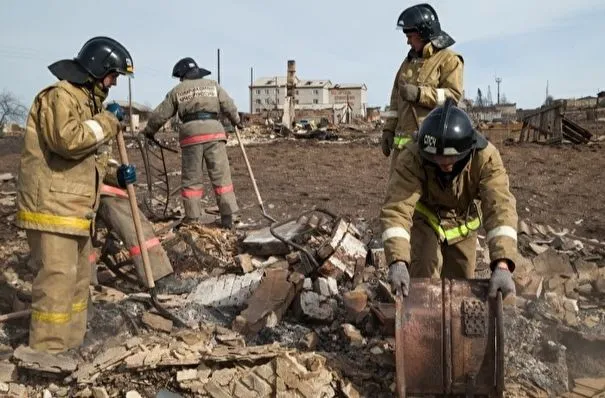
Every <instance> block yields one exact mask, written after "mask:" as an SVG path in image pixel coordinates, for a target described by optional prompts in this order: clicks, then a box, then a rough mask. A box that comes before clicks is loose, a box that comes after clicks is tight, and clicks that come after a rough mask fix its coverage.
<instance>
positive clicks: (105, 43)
mask: <svg viewBox="0 0 605 398" xmlns="http://www.w3.org/2000/svg"><path fill="white" fill-rule="evenodd" d="M48 69H50V71H51V73H52V74H53V75H55V76H56V77H57V78H58V79H61V80H68V81H70V82H72V83H79V84H83V83H86V82H87V81H88V80H90V78H91V77H92V78H93V79H94V80H100V79H103V78H104V77H105V76H107V74H108V73H112V72H117V73H119V74H122V75H129V76H134V65H133V63H132V57H131V56H130V53H129V52H128V50H127V49H126V47H124V46H123V45H122V44H120V43H118V42H117V41H115V40H114V39H111V38H109V37H104V36H98V37H93V38H92V39H90V40H88V41H87V42H86V43H84V45H83V46H82V49H81V50H80V52H79V53H78V55H77V56H76V57H75V58H74V59H73V60H69V59H66V60H61V61H58V62H55V63H54V64H52V65H50V66H49V67H48Z"/></svg>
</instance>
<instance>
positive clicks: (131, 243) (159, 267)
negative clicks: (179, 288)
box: [97, 196, 173, 287]
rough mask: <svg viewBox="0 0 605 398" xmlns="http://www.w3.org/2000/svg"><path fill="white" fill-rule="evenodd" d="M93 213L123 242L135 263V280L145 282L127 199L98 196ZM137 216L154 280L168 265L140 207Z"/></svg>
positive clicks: (166, 257)
mask: <svg viewBox="0 0 605 398" xmlns="http://www.w3.org/2000/svg"><path fill="white" fill-rule="evenodd" d="M97 215H98V217H99V218H100V219H101V220H102V221H103V223H104V224H105V225H106V226H107V227H108V228H109V229H110V230H111V231H113V232H114V233H115V234H116V235H117V236H118V237H119V238H120V239H121V240H122V242H124V245H126V247H127V248H128V251H129V252H130V256H131V258H132V260H133V262H134V265H135V267H136V270H137V275H138V277H139V280H140V281H141V282H143V284H144V285H145V286H147V278H146V277H145V267H144V266H143V259H142V256H141V247H140V246H139V241H138V240H137V234H136V231H135V229H134V222H133V220H132V212H131V210H130V202H129V201H128V199H126V198H121V197H114V196H101V202H100V204H99V210H98V212H97ZM139 216H140V218H141V226H142V227H143V236H144V237H145V245H146V247H147V252H148V253H149V261H150V266H151V273H152V274H153V280H154V281H157V280H158V279H161V278H163V277H164V276H166V275H169V274H172V272H173V269H172V265H171V264H170V259H169V258H168V255H167V254H166V251H165V250H164V248H163V247H162V245H161V243H160V241H159V239H158V238H157V237H156V236H155V231H154V230H153V225H152V224H151V223H150V222H149V220H148V219H147V217H145V215H144V214H143V213H142V212H141V211H139ZM147 287H149V286H147Z"/></svg>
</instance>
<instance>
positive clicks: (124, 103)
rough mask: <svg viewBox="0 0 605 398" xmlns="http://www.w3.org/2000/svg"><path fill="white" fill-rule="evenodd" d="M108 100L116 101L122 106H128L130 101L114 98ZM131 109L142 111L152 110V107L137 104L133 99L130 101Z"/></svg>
mask: <svg viewBox="0 0 605 398" xmlns="http://www.w3.org/2000/svg"><path fill="white" fill-rule="evenodd" d="M109 102H116V103H117V104H118V105H120V106H121V107H122V108H128V107H129V106H130V103H129V102H128V101H121V100H115V101H109ZM132 109H133V110H136V111H138V112H142V113H148V112H153V108H151V107H150V106H147V105H143V104H139V103H138V102H135V101H132Z"/></svg>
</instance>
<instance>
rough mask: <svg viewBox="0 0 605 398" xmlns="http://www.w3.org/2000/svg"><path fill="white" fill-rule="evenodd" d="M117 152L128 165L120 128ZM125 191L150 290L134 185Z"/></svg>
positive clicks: (145, 248)
mask: <svg viewBox="0 0 605 398" xmlns="http://www.w3.org/2000/svg"><path fill="white" fill-rule="evenodd" d="M116 138H117V141H118V151H119V152H120V161H121V162H122V164H128V163H129V162H128V153H127V152H126V142H125V141H124V132H123V131H122V128H121V127H120V128H119V130H118V135H117V137H116ZM126 191H127V192H128V201H129V202H130V210H131V211H132V221H133V222H134V230H135V232H136V235H137V242H138V243H139V247H140V248H141V257H142V259H143V268H144V269H145V278H146V279H147V286H149V288H150V289H153V288H154V287H155V283H154V281H153V274H152V272H151V262H150V261H149V252H148V251H147V246H145V236H144V235H143V226H142V225H141V217H140V215H139V206H138V205H137V196H136V192H135V191H134V185H132V184H127V185H126Z"/></svg>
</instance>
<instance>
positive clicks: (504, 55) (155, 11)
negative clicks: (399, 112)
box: [0, 0, 605, 112]
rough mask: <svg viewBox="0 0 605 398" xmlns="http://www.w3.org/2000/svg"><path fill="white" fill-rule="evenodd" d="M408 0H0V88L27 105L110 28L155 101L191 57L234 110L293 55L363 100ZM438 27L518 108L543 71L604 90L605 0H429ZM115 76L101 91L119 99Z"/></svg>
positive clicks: (140, 92) (382, 99) (389, 64)
mask: <svg viewBox="0 0 605 398" xmlns="http://www.w3.org/2000/svg"><path fill="white" fill-rule="evenodd" d="M413 4H416V3H415V2H401V1H396V0H379V1H375V2H368V1H360V0H330V1H327V0H322V1H319V0H306V1H304V2H287V1H276V0H256V1H249V0H248V1H246V0H217V1H212V2H211V1H207V0H197V1H187V0H179V1H166V0H164V1H160V0H130V1H128V0H122V1H117V0H105V1H103V2H98V1H86V0H60V1H53V2H51V1H41V0H2V1H1V2H0V10H1V12H0V15H1V16H2V23H0V60H1V62H0V75H1V76H2V79H1V81H0V90H2V89H6V90H9V91H11V92H13V93H14V94H15V95H16V96H17V97H18V98H19V99H20V100H21V101H22V102H23V103H24V104H25V105H26V106H27V107H29V106H30V104H31V101H32V99H33V98H34V96H35V94H36V93H37V92H38V91H40V90H41V89H42V88H43V87H45V86H46V85H48V84H52V83H53V82H54V81H55V79H54V77H53V76H52V75H51V74H50V72H49V71H48V69H47V66H48V65H49V64H51V63H52V62H54V61H57V60H59V59H64V58H73V57H74V56H75V55H76V54H77V52H78V50H79V49H80V47H81V46H82V45H83V44H84V42H85V41H86V40H88V39H89V38H91V37H93V36H97V35H105V36H110V37H112V38H114V39H116V40H118V41H120V42H121V43H122V44H124V45H125V46H126V48H128V50H129V51H130V53H131V55H132V57H133V60H134V65H135V76H136V77H135V79H134V80H133V82H132V84H133V100H135V101H137V102H140V103H146V104H148V105H151V106H152V107H155V106H156V105H157V104H158V103H159V102H160V101H161V100H162V99H163V98H164V96H165V94H166V92H167V91H168V90H170V89H171V88H172V87H173V86H174V85H175V84H177V82H178V81H177V80H175V79H172V78H171V72H172V67H173V65H174V64H175V62H176V61H178V60H179V59H180V58H182V57H187V56H190V57H193V58H194V59H195V60H196V61H197V62H198V64H200V65H201V66H203V67H205V68H206V69H209V70H211V71H212V75H210V76H209V78H213V79H216V78H217V74H216V71H217V63H216V58H217V57H216V52H217V48H220V49H221V85H222V86H223V87H224V88H225V89H226V90H227V92H228V93H229V94H230V95H231V97H233V98H234V100H235V102H236V104H237V106H238V108H239V109H240V111H244V112H247V111H248V110H249V91H248V85H249V83H250V67H253V68H254V76H255V78H257V77H261V76H273V75H285V72H286V63H287V60H288V59H294V60H296V64H297V75H298V77H299V78H301V79H329V80H331V81H332V83H365V84H366V85H367V87H368V102H369V106H384V105H385V104H387V102H388V98H389V94H390V89H391V86H392V83H393V78H394V74H395V72H396V71H397V69H398V67H399V65H400V63H401V61H402V60H403V58H404V57H405V55H406V54H407V51H408V46H407V45H406V44H405V41H404V36H403V33H402V32H401V31H400V30H396V29H395V24H396V20H397V17H398V16H399V14H400V12H401V11H402V10H403V9H404V8H406V7H407V6H410V5H413ZM431 4H432V5H433V6H434V7H435V9H436V10H437V13H438V15H439V19H440V21H441V26H442V28H443V29H444V30H445V31H446V32H448V33H449V34H450V35H451V36H452V37H453V38H454V39H455V40H456V44H454V46H453V47H452V49H453V50H454V51H456V52H458V53H460V54H462V56H463V57H464V60H465V73H464V83H465V84H464V86H465V91H466V96H467V97H470V98H475V96H476V93H477V89H478V88H481V90H482V91H483V92H484V93H486V91H487V87H488V85H490V86H491V92H492V98H493V100H494V101H495V100H496V83H495V80H494V78H495V76H496V75H497V76H499V77H501V78H502V84H501V92H503V93H505V95H506V97H507V99H508V100H509V101H511V102H516V103H517V106H518V107H522V108H533V107H536V106H539V105H540V104H541V103H542V102H543V101H544V98H545V90H546V81H547V80H548V81H549V91H550V94H551V95H553V96H554V97H555V98H566V97H582V96H588V95H593V96H594V95H596V93H597V92H598V91H599V90H603V89H605V84H604V83H603V79H604V75H603V68H604V66H605V45H604V44H603V38H605V23H603V21H605V1H603V0H548V1H547V0H524V1H521V0H507V1H502V0H493V1H492V2H490V1H487V0H457V1H456V0H434V1H432V2H431ZM127 94H128V81H127V80H126V79H124V78H122V79H119V80H118V86H117V87H114V88H113V89H112V90H111V92H110V98H112V99H124V100H125V99H127Z"/></svg>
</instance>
